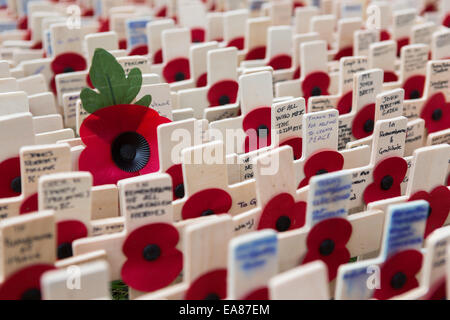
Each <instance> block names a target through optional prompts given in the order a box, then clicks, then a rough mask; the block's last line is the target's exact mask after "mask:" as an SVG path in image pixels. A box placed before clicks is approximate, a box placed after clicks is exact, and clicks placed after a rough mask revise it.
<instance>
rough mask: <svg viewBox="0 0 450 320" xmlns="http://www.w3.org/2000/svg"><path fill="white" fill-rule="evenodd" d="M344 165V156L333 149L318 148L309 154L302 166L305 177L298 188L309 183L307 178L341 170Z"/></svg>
mask: <svg viewBox="0 0 450 320" xmlns="http://www.w3.org/2000/svg"><path fill="white" fill-rule="evenodd" d="M343 167H344V157H343V156H342V154H340V153H339V152H337V151H334V150H319V151H316V152H314V153H313V154H311V155H310V156H309V158H308V160H306V162H305V165H304V166H303V172H304V174H305V177H304V178H303V180H302V181H300V184H299V185H298V188H299V189H300V188H302V187H304V186H307V185H308V184H309V179H311V177H313V176H317V175H320V174H324V173H330V172H335V171H339V170H342V168H343Z"/></svg>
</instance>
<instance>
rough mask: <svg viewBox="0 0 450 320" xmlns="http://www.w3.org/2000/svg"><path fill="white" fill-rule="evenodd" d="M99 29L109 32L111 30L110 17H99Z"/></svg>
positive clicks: (99, 30)
mask: <svg viewBox="0 0 450 320" xmlns="http://www.w3.org/2000/svg"><path fill="white" fill-rule="evenodd" d="M98 24H99V26H98V30H97V32H108V31H109V19H104V18H99V20H98Z"/></svg>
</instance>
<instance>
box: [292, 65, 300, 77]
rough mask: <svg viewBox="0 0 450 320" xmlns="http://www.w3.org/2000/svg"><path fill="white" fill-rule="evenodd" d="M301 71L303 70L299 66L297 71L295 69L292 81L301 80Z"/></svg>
mask: <svg viewBox="0 0 450 320" xmlns="http://www.w3.org/2000/svg"><path fill="white" fill-rule="evenodd" d="M300 71H301V68H300V66H298V67H297V69H295V71H294V75H293V76H292V79H300Z"/></svg>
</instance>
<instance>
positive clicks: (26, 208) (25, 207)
mask: <svg viewBox="0 0 450 320" xmlns="http://www.w3.org/2000/svg"><path fill="white" fill-rule="evenodd" d="M35 211H38V194H37V192H36V193H33V194H32V195H31V196H28V197H27V198H26V199H25V200H24V201H23V202H22V204H21V205H20V209H19V213H20V214H27V213H31V212H35Z"/></svg>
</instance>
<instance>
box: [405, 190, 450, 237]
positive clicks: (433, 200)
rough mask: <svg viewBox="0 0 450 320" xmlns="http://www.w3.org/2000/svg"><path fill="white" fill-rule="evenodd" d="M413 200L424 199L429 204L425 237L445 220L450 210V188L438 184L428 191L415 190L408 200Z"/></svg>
mask: <svg viewBox="0 0 450 320" xmlns="http://www.w3.org/2000/svg"><path fill="white" fill-rule="evenodd" d="M414 200H426V201H427V202H428V204H429V205H430V207H429V209H428V218H427V225H426V227H425V235H424V237H425V238H426V237H427V236H428V235H429V234H430V233H431V232H433V231H434V230H436V229H437V228H440V227H442V226H443V225H444V223H445V220H447V217H448V213H449V211H450V190H448V188H447V187H445V186H438V187H436V188H434V189H433V190H432V191H431V192H430V193H428V192H426V191H417V192H416V193H414V194H413V195H412V196H411V197H410V198H409V200H408V201H414Z"/></svg>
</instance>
